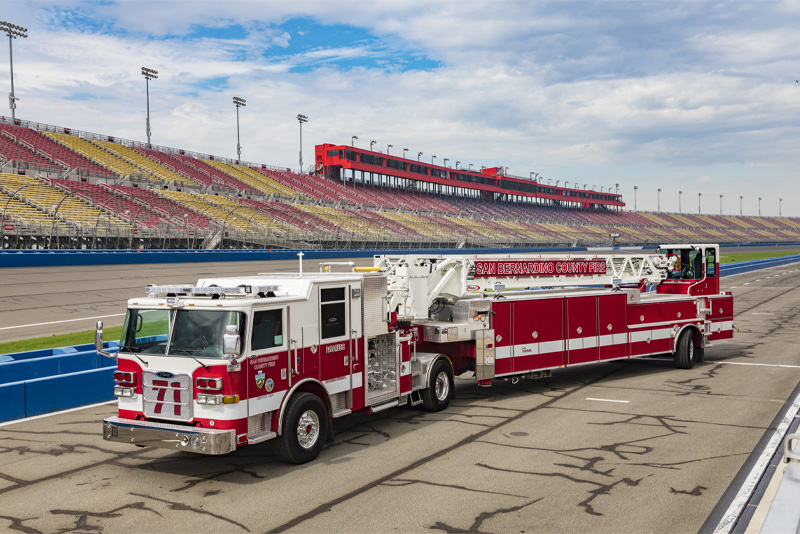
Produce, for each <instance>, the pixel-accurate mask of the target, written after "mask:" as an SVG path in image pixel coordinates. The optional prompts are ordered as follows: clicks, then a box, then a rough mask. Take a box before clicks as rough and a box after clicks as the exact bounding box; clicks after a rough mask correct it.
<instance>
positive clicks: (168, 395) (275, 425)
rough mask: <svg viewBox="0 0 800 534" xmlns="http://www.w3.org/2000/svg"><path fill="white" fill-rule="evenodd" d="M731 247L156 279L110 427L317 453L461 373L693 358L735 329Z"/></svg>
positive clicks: (428, 398)
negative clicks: (729, 286) (350, 426)
mask: <svg viewBox="0 0 800 534" xmlns="http://www.w3.org/2000/svg"><path fill="white" fill-rule="evenodd" d="M718 257H719V247H718V246H717V245H663V246H661V247H660V248H659V249H658V250H657V251H655V252H652V251H651V252H647V251H641V252H636V253H609V254H599V253H577V254H569V255H563V254H562V255H550V254H508V255H496V254H494V255H442V256H435V255H414V254H402V255H396V256H391V255H385V256H376V257H375V258H374V266H373V267H366V268H358V267H353V265H352V264H342V263H330V264H323V267H321V269H322V272H320V273H313V274H308V273H306V274H303V273H302V266H301V270H300V271H301V272H300V273H299V274H283V273H281V274H258V275H254V276H243V277H233V278H206V279H201V280H199V281H198V282H197V283H196V284H176V285H161V286H158V285H151V286H148V287H147V288H146V295H144V296H142V297H141V298H134V299H131V300H130V301H129V302H128V311H127V316H126V318H125V323H124V327H123V333H122V339H121V341H120V345H119V352H118V354H117V356H116V357H117V358H118V362H117V363H118V370H117V371H116V372H115V374H114V380H115V381H116V384H115V387H114V394H115V396H116V397H118V399H119V413H118V415H117V416H115V417H110V418H108V419H106V420H105V421H104V422H103V437H104V438H105V439H106V440H109V441H118V442H124V443H130V444H133V445H139V446H148V447H161V448H166V449H171V450H176V451H190V452H196V453H201V454H226V453H229V452H231V451H234V450H236V449H237V448H239V447H243V446H245V445H253V444H256V443H261V442H263V441H267V440H273V441H274V442H275V447H274V450H275V453H276V455H277V456H278V458H280V459H282V460H284V461H287V462H293V463H303V462H308V461H310V460H312V459H314V458H315V457H316V456H317V455H318V454H319V453H320V451H321V449H322V448H323V446H324V444H325V442H326V441H332V440H333V430H332V424H331V423H332V420H333V419H334V418H337V417H342V416H345V415H348V414H351V413H365V414H371V413H377V412H381V411H383V410H386V409H389V408H392V407H395V406H403V405H412V406H413V405H422V407H423V408H424V409H426V410H431V411H438V410H443V409H445V408H447V406H448V404H449V402H450V399H451V398H452V396H453V393H454V383H453V377H454V376H456V375H459V376H461V375H464V376H467V377H474V379H475V380H476V381H477V383H478V384H479V385H480V386H491V384H492V382H493V381H495V380H498V379H518V378H524V377H527V378H542V377H548V376H550V373H551V372H552V371H553V370H554V369H561V368H565V367H573V366H577V365H587V364H592V363H596V362H602V361H609V360H618V359H624V358H634V357H641V356H653V355H671V356H673V357H674V359H675V363H676V365H677V367H679V368H684V369H685V368H690V367H692V364H693V363H694V362H702V361H703V354H704V350H705V349H706V347H708V346H709V344H710V342H711V341H713V340H716V339H726V338H730V337H732V336H733V297H732V295H731V294H730V292H726V293H720V290H719V263H718ZM343 265H347V266H348V267H347V270H348V271H350V272H334V271H336V270H344V268H343V267H342V266H343ZM96 341H97V342H98V343H102V323H98V332H97V336H96ZM97 346H98V351H100V352H101V353H102V354H104V355H106V356H109V355H108V354H107V353H103V352H102V344H98V345H97Z"/></svg>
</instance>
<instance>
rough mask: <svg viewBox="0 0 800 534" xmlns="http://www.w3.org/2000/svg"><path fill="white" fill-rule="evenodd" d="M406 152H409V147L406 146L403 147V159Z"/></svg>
mask: <svg viewBox="0 0 800 534" xmlns="http://www.w3.org/2000/svg"><path fill="white" fill-rule="evenodd" d="M406 152H408V149H407V148H404V149H403V159H406Z"/></svg>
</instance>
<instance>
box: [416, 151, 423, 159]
mask: <svg viewBox="0 0 800 534" xmlns="http://www.w3.org/2000/svg"><path fill="white" fill-rule="evenodd" d="M420 156H422V152H417V161H419V158H420Z"/></svg>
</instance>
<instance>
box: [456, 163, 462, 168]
mask: <svg viewBox="0 0 800 534" xmlns="http://www.w3.org/2000/svg"><path fill="white" fill-rule="evenodd" d="M459 163H461V162H460V161H456V170H458V164H459Z"/></svg>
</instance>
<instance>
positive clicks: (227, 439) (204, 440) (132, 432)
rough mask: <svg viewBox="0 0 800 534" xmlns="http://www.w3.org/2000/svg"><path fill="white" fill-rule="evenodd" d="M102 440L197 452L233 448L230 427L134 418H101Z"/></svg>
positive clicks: (233, 437)
mask: <svg viewBox="0 0 800 534" xmlns="http://www.w3.org/2000/svg"><path fill="white" fill-rule="evenodd" d="M103 439H104V440H106V441H117V442H119V443H131V444H133V445H142V446H145V447H158V448H161V449H172V450H178V451H186V452H196V453H200V454H227V453H229V452H232V451H235V450H236V432H235V431H233V430H216V429H213V428H195V427H189V426H185V425H172V424H169V423H156V422H153V421H135V420H133V419H120V418H119V417H116V416H115V417H109V418H108V419H103Z"/></svg>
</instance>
